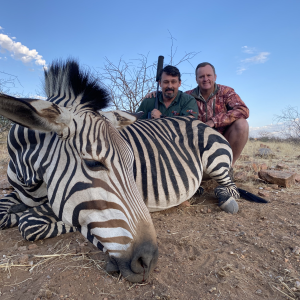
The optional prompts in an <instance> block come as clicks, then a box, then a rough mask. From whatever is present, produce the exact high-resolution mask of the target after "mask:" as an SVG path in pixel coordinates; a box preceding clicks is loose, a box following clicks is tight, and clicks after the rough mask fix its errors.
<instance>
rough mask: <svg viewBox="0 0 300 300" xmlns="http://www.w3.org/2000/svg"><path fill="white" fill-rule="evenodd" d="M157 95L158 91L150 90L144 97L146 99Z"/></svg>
mask: <svg viewBox="0 0 300 300" xmlns="http://www.w3.org/2000/svg"><path fill="white" fill-rule="evenodd" d="M155 96H156V92H150V93H148V94H147V95H146V96H145V98H144V99H146V98H154V97H155Z"/></svg>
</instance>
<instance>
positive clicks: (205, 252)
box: [0, 145, 300, 300]
mask: <svg viewBox="0 0 300 300" xmlns="http://www.w3.org/2000/svg"><path fill="white" fill-rule="evenodd" d="M251 147H252V148H251ZM255 147H256V148H257V146H255ZM255 147H254V146H253V145H252V146H251V145H250V146H249V147H248V149H246V150H245V151H246V154H250V157H249V161H247V160H246V161H245V160H243V161H239V162H238V163H237V165H241V167H240V169H239V170H243V169H245V170H247V172H248V173H249V174H250V175H255V172H254V171H253V170H249V168H248V169H247V168H246V166H247V165H248V166H249V165H251V162H253V161H254V160H255V161H256V162H257V163H260V162H264V163H267V165H268V167H272V166H273V165H276V163H278V162H280V163H284V164H286V165H287V166H288V168H289V169H290V170H293V171H296V172H297V173H298V174H300V159H299V158H297V155H299V154H300V153H299V151H298V150H297V149H295V148H293V147H292V149H291V150H290V152H289V153H288V151H287V150H286V148H280V146H279V147H278V146H270V148H271V149H272V147H273V148H274V149H272V150H274V153H275V154H276V156H275V157H274V158H272V159H271V158H270V159H261V158H256V157H255V156H254V154H253V153H254V151H255V149H256V148H255ZM276 147H277V148H276ZM247 151H248V152H247ZM252 152H253V153H252ZM287 153H288V155H287ZM252 154H253V155H252ZM4 169H5V168H4ZM4 169H3V170H2V177H1V178H4V177H5V175H4V174H3V173H4ZM1 178H0V181H1ZM253 178H254V177H253ZM237 185H238V186H239V187H241V188H243V189H246V190H248V191H250V192H252V193H254V194H256V195H257V194H258V192H259V191H262V190H265V189H266V188H267V189H270V188H268V187H270V185H268V184H265V183H264V182H262V181H261V180H257V179H251V177H249V180H247V181H246V182H243V183H239V182H237ZM214 186H215V183H213V182H210V183H206V184H204V187H205V193H204V194H203V195H202V196H200V197H193V198H192V199H191V206H190V207H176V208H172V209H169V210H166V211H163V212H157V213H153V214H152V218H153V222H154V225H155V228H156V232H157V237H158V246H159V253H160V254H159V260H158V264H157V267H156V269H155V270H154V272H153V273H152V274H151V276H150V278H149V280H147V282H145V283H141V284H132V283H129V282H127V281H126V280H125V279H124V278H122V276H119V275H118V274H116V275H114V276H112V275H109V274H107V273H106V272H105V264H106V260H107V256H106V254H104V253H101V252H100V251H99V250H98V249H97V248H95V247H94V246H93V245H92V244H90V243H89V242H87V241H86V240H85V239H84V238H83V236H81V234H80V233H78V232H76V233H70V234H67V235H64V236H60V237H56V238H53V239H48V240H44V241H38V242H34V243H32V242H27V241H25V240H23V239H22V237H21V235H20V233H19V232H18V229H17V228H12V229H8V230H3V231H0V299H1V300H2V299H3V300H6V299H15V300H17V299H22V300H23V299H24V300H27V299H30V300H31V299H35V300H38V299H40V300H41V299H54V300H55V299H80V300H81V299H83V300H90V299H105V300H108V299H203V300H204V299H206V300H212V299H214V300H216V299H222V300H225V299H228V300H229V299H243V300H253V299H300V273H299V271H300V256H299V252H300V223H299V221H298V220H299V216H300V185H299V184H295V185H294V186H293V187H291V188H288V189H286V188H279V189H278V188H277V189H276V188H271V190H269V191H268V192H269V196H268V198H267V200H269V203H267V204H256V203H252V202H248V201H245V200H243V199H241V200H238V203H239V207H240V211H239V213H238V214H237V215H230V214H226V213H224V212H222V211H221V210H220V209H219V208H218V207H217V205H216V200H215V197H214V195H213V187H214ZM3 193H7V191H3ZM297 247H299V248H297ZM293 251H294V252H293Z"/></svg>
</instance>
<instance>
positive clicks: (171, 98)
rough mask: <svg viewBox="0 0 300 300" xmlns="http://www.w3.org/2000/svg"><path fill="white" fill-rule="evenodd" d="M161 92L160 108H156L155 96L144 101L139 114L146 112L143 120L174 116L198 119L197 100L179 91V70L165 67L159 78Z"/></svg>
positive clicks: (159, 97) (159, 95)
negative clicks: (149, 113) (149, 116)
mask: <svg viewBox="0 0 300 300" xmlns="http://www.w3.org/2000/svg"><path fill="white" fill-rule="evenodd" d="M159 85H160V87H161V92H159V93H158V108H157V109H156V108H155V96H154V97H151V98H148V99H144V100H143V101H142V103H141V105H140V107H139V108H138V109H137V112H139V111H142V112H144V114H143V116H142V117H141V119H147V118H148V112H151V118H152V119H158V118H163V117H174V116H193V117H195V118H198V107H197V102H196V100H195V98H194V97H193V96H191V95H188V94H186V93H183V92H182V91H179V90H178V89H179V87H180V86H181V78H180V72H179V70H178V69H177V68H176V67H174V66H170V65H169V66H166V67H164V68H163V69H162V70H161V72H160V76H159Z"/></svg>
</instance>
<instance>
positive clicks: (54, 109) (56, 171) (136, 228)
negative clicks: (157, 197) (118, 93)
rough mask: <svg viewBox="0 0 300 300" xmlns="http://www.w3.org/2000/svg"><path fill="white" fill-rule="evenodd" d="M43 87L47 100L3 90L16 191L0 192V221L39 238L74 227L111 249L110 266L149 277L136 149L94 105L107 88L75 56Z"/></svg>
mask: <svg viewBox="0 0 300 300" xmlns="http://www.w3.org/2000/svg"><path fill="white" fill-rule="evenodd" d="M45 89H46V92H47V95H48V99H47V101H42V100H33V99H16V98H13V97H10V96H8V95H3V94H0V113H1V114H2V115H4V116H6V117H7V118H9V119H11V120H13V121H15V122H17V123H18V124H19V125H14V126H13V127H12V129H11V131H10V134H9V138H8V149H9V154H10V157H11V161H10V163H9V167H8V179H9V181H10V183H11V184H12V186H13V187H14V189H15V191H14V192H13V193H12V194H11V195H8V196H7V197H5V198H3V199H1V200H0V228H7V227H11V226H14V225H17V223H19V224H18V225H19V229H20V231H21V233H22V235H23V236H24V237H25V238H26V239H28V240H37V239H41V238H47V237H52V236H56V235H58V234H60V233H64V232H70V231H73V230H75V228H74V227H76V229H77V230H79V231H80V232H81V233H82V234H83V235H84V236H85V237H86V238H87V239H88V240H89V241H90V242H92V243H93V244H94V245H95V246H97V247H98V248H99V249H100V250H103V251H107V252H108V253H109V255H110V256H111V258H112V260H111V262H110V263H109V264H108V269H109V270H113V271H117V270H120V271H121V273H122V274H123V276H124V277H126V278H127V279H128V280H130V281H134V282H136V281H141V280H143V279H146V278H147V276H148V275H149V273H150V271H151V270H152V269H153V267H154V266H155V264H156V261H157V256H158V252H157V244H156V234H155V230H154V226H153V223H152V220H151V217H150V214H149V211H148V209H147V207H146V206H145V204H144V202H143V199H142V198H141V195H140V193H139V192H138V189H137V187H136V184H135V181H134V176H133V161H134V155H133V151H132V149H131V147H130V145H129V144H128V143H127V142H126V140H125V139H124V138H123V137H122V136H121V135H120V133H119V131H118V130H117V129H116V128H115V127H114V126H112V124H111V123H110V122H109V121H108V120H107V119H106V118H105V117H103V116H101V115H100V114H99V112H98V110H99V109H102V108H104V107H105V105H107V100H108V98H107V97H108V96H107V94H106V92H105V91H104V90H103V89H101V88H100V87H99V86H98V85H97V84H96V83H95V81H91V79H90V78H89V76H88V74H86V73H83V72H81V71H79V69H78V65H77V64H76V63H75V62H72V61H71V62H67V63H66V64H60V63H58V64H53V65H52V66H51V67H50V69H49V71H46V72H45ZM101 101H102V102H101ZM129 117H130V116H129ZM135 120H136V117H132V120H131V122H133V121H135ZM22 207H23V208H22ZM22 209H23V211H22Z"/></svg>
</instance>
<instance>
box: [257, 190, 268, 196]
mask: <svg viewBox="0 0 300 300" xmlns="http://www.w3.org/2000/svg"><path fill="white" fill-rule="evenodd" d="M258 195H259V196H262V197H269V193H268V192H266V191H259V192H258Z"/></svg>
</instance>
